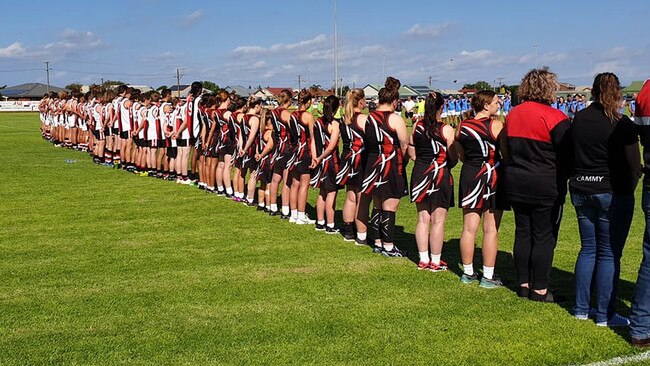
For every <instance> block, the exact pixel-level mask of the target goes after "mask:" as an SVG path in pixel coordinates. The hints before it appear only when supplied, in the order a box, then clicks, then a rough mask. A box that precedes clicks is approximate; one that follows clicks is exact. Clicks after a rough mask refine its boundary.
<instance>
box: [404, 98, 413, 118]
mask: <svg viewBox="0 0 650 366" xmlns="http://www.w3.org/2000/svg"><path fill="white" fill-rule="evenodd" d="M414 108H415V101H413V98H412V97H408V98H407V99H406V101H405V102H404V117H405V118H406V119H411V120H412V119H413V109H414Z"/></svg>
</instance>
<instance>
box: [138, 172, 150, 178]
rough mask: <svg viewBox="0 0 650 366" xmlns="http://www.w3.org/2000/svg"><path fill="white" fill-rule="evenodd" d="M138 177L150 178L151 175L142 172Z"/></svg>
mask: <svg viewBox="0 0 650 366" xmlns="http://www.w3.org/2000/svg"><path fill="white" fill-rule="evenodd" d="M138 175H139V176H141V177H148V176H149V173H147V172H140V174H138Z"/></svg>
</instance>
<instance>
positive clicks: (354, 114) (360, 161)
mask: <svg viewBox="0 0 650 366" xmlns="http://www.w3.org/2000/svg"><path fill="white" fill-rule="evenodd" d="M365 107H366V97H365V95H364V93H363V89H352V90H350V91H348V93H347V95H346V96H345V108H344V109H345V118H344V119H343V122H344V124H343V125H342V126H341V140H342V141H343V151H342V153H341V169H340V170H339V171H338V173H337V174H336V184H337V185H340V186H345V203H344V204H343V238H344V239H345V240H346V241H353V240H354V241H356V244H358V245H365V244H366V236H367V231H368V229H367V224H368V210H369V208H370V196H368V195H361V182H362V180H363V167H364V166H365V165H366V160H367V156H366V150H365V148H364V145H363V139H364V132H363V129H364V126H365V124H366V120H367V118H368V116H366V115H365V114H363V109H364V108H365ZM355 227H356V232H357V235H356V240H355V235H354V228H355Z"/></svg>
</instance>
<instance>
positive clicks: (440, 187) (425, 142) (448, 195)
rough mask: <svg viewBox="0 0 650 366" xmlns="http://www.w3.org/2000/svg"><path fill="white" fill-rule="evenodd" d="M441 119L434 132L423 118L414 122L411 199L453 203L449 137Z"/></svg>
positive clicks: (449, 205) (435, 204) (450, 204)
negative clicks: (445, 133) (443, 132)
mask: <svg viewBox="0 0 650 366" xmlns="http://www.w3.org/2000/svg"><path fill="white" fill-rule="evenodd" d="M444 126H445V124H444V123H442V122H436V124H435V128H434V131H433V136H430V134H429V133H428V132H427V131H426V128H425V126H424V122H423V121H418V122H417V123H416V124H415V126H413V145H415V156H416V158H415V164H414V165H413V170H412V172H411V202H417V203H422V202H424V203H430V204H433V206H434V207H443V208H449V207H451V206H453V205H454V189H453V187H454V178H453V177H452V175H451V170H450V169H449V165H448V164H447V141H446V140H445V138H444V136H443V134H442V129H443V127H444Z"/></svg>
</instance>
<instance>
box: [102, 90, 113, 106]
mask: <svg viewBox="0 0 650 366" xmlns="http://www.w3.org/2000/svg"><path fill="white" fill-rule="evenodd" d="M113 99H115V92H114V91H112V90H111V89H109V90H107V91H105V92H104V98H103V101H104V103H110V102H112V101H113Z"/></svg>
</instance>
